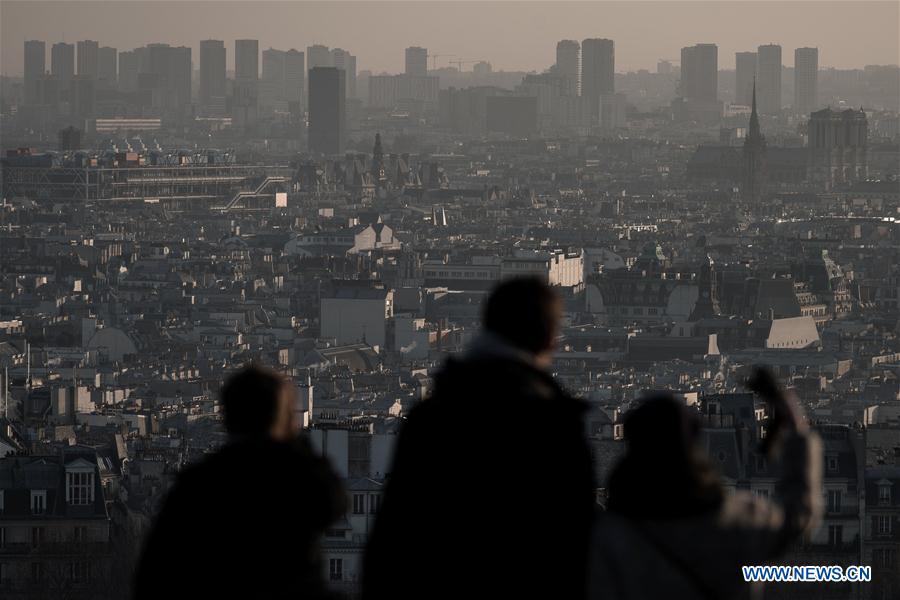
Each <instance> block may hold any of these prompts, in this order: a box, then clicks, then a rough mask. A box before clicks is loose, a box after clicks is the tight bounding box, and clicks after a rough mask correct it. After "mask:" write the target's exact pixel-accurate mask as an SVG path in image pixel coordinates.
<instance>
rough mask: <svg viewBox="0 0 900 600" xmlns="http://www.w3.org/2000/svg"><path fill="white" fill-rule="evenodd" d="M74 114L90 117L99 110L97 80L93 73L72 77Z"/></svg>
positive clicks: (85, 117) (84, 117) (83, 117)
mask: <svg viewBox="0 0 900 600" xmlns="http://www.w3.org/2000/svg"><path fill="white" fill-rule="evenodd" d="M71 98H72V100H71V102H72V114H73V115H74V116H76V117H78V118H79V119H90V118H92V117H94V116H95V115H96V112H97V80H96V79H95V78H94V77H93V76H91V75H76V76H75V77H74V78H73V79H72V91H71Z"/></svg>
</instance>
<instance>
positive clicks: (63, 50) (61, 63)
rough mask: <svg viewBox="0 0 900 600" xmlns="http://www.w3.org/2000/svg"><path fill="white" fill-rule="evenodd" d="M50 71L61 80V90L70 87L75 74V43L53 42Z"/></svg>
mask: <svg viewBox="0 0 900 600" xmlns="http://www.w3.org/2000/svg"><path fill="white" fill-rule="evenodd" d="M50 73H52V74H53V76H54V77H56V79H57V80H58V81H59V88H60V90H61V91H62V90H68V89H69V87H70V86H71V85H72V78H73V77H74V76H75V44H66V43H64V42H59V43H57V44H53V47H52V48H50Z"/></svg>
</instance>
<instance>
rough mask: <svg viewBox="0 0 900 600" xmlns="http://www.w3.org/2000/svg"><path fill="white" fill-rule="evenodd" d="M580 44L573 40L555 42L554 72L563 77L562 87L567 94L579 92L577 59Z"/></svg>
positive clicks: (579, 53) (579, 55) (579, 52)
mask: <svg viewBox="0 0 900 600" xmlns="http://www.w3.org/2000/svg"><path fill="white" fill-rule="evenodd" d="M580 57H581V46H580V45H579V44H578V42H576V41H575V40H561V41H560V42H558V43H557V44H556V72H557V74H558V75H559V76H560V77H562V78H563V89H564V92H565V94H566V95H568V96H577V95H578V93H579V77H578V75H579V59H580Z"/></svg>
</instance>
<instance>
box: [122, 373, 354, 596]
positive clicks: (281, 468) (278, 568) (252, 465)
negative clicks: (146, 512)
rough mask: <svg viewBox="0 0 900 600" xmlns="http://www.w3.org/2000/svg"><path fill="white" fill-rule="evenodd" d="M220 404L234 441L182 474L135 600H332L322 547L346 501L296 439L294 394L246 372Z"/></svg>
mask: <svg viewBox="0 0 900 600" xmlns="http://www.w3.org/2000/svg"><path fill="white" fill-rule="evenodd" d="M221 401H222V407H223V410H224V414H225V427H226V429H227V430H228V433H229V438H230V440H229V442H228V443H227V444H226V445H225V446H224V447H223V448H222V449H221V450H219V451H218V452H216V453H215V454H212V455H210V456H209V457H208V458H206V459H204V460H202V461H200V462H199V463H197V464H195V465H192V466H189V467H187V468H186V469H185V470H183V471H182V472H181V473H180V474H179V475H178V478H177V480H176V482H175V484H174V486H173V488H172V490H171V491H170V492H169V494H168V496H167V497H166V499H165V502H164V505H163V507H162V510H161V512H160V513H159V515H158V516H157V517H156V520H155V523H154V525H153V527H152V530H151V531H150V533H149V535H148V537H147V540H146V542H145V545H144V549H143V554H142V557H141V561H140V564H139V566H138V569H137V573H136V577H135V581H134V598H135V599H136V600H150V599H154V600H157V599H159V598H267V599H270V598H326V597H330V596H329V594H328V592H327V591H326V589H325V583H324V578H323V570H322V568H321V565H320V558H319V551H318V542H319V538H320V537H321V535H322V534H323V533H324V531H325V529H326V528H327V527H328V526H329V525H330V524H331V523H332V522H334V521H335V520H336V519H337V518H338V517H339V516H340V515H341V514H343V512H344V509H345V503H346V497H345V495H344V493H343V490H342V488H341V485H340V481H339V480H338V478H337V476H336V475H335V474H334V472H333V471H332V469H331V467H330V465H329V464H328V463H327V461H326V460H325V459H324V458H322V457H320V456H318V455H316V454H314V452H313V450H312V447H311V446H310V444H309V443H308V441H306V439H305V438H301V437H298V435H297V427H296V424H295V422H294V418H293V404H294V388H293V386H291V385H290V384H289V382H288V381H287V380H285V379H284V378H282V377H281V376H279V375H278V374H276V373H274V372H270V371H268V370H265V369H262V368H259V367H249V368H246V369H244V370H242V371H240V372H238V373H237V374H235V375H234V376H232V377H231V378H230V379H229V380H228V381H227V383H226V384H225V386H224V387H223V389H222V395H221Z"/></svg>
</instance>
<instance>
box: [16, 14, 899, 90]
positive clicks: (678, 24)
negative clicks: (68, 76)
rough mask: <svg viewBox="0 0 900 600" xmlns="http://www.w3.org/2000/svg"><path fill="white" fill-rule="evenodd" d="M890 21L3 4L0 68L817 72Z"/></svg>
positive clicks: (870, 41) (875, 36) (866, 60)
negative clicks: (60, 55) (101, 57)
mask: <svg viewBox="0 0 900 600" xmlns="http://www.w3.org/2000/svg"><path fill="white" fill-rule="evenodd" d="M176 6H177V11H176V10H173V9H175V7H176ZM176 12H177V14H176ZM898 20H900V3H898V2H891V1H883V2H868V1H844V2H820V1H795V2H788V3H776V2H729V1H716V2H681V1H654V2H627V3H626V2H600V3H582V2H549V1H544V2H489V3H473V2H381V1H362V2H360V1H356V2H330V3H323V2H278V1H271V0H241V1H232V2H228V1H222V0H209V1H197V0H195V1H190V2H180V3H176V2H171V1H167V0H137V1H134V2H130V1H129V2H118V3H109V2H96V1H84V2H82V1H62V2H60V1H46V2H43V1H37V2H35V1H29V2H23V1H20V0H3V1H2V2H0V23H2V24H0V33H2V44H0V50H2V61H0V65H2V74H3V75H7V76H21V75H22V68H23V65H22V63H23V43H24V41H25V40H31V39H36V40H42V41H44V42H46V44H47V68H48V69H49V66H50V58H49V55H50V47H51V46H52V45H53V44H54V43H56V42H60V41H65V42H69V43H73V42H76V41H78V40H85V39H92V40H96V41H98V42H99V43H100V45H101V46H112V47H114V48H116V49H118V50H119V51H122V50H130V49H132V48H136V47H141V46H144V45H146V44H148V43H153V42H161V43H168V44H171V45H178V46H181V45H184V46H190V47H191V48H192V49H193V53H192V60H193V63H194V68H196V67H197V64H198V60H199V53H198V47H199V42H200V40H203V39H220V40H224V41H225V45H226V48H227V49H228V68H229V69H231V68H233V58H234V57H233V54H234V40H235V39H239V38H253V39H258V40H259V42H260V51H262V50H265V49H267V48H269V47H272V48H277V49H281V50H287V49H290V48H296V49H297V50H303V51H305V49H306V47H307V46H310V45H313V44H324V45H327V46H329V47H340V48H344V49H345V50H347V51H349V52H351V53H352V54H354V55H356V56H357V57H358V58H357V70H358V71H363V70H370V71H372V72H375V73H379V72H383V71H386V72H392V73H396V72H401V71H402V70H403V61H404V55H403V51H404V49H405V48H406V47H407V46H424V47H426V48H428V50H429V53H435V54H442V55H453V56H452V57H450V56H441V57H439V58H438V60H437V66H438V67H446V66H449V65H448V60H457V59H461V60H466V61H468V62H467V63H466V65H465V67H464V70H470V69H471V65H472V64H473V63H472V62H471V61H476V60H485V61H487V62H489V63H491V65H492V66H493V68H494V70H498V71H500V70H503V71H542V70H544V69H546V68H548V67H549V66H550V65H551V64H552V63H553V61H554V57H555V47H556V42H557V41H559V40H561V39H575V40H579V41H581V40H583V39H585V38H589V37H605V38H610V39H612V40H614V41H615V44H616V71H617V72H627V71H636V70H639V69H647V70H650V71H653V70H655V68H656V64H657V62H658V61H659V60H660V59H668V60H672V61H673V62H676V63H677V62H678V58H679V54H680V49H681V48H682V47H683V46H690V45H693V44H696V43H713V44H716V45H717V46H718V48H719V68H720V69H731V68H733V67H734V53H735V52H739V51H745V50H754V49H755V48H756V47H757V46H759V45H762V44H768V43H776V44H781V46H782V47H783V64H784V65H785V66H787V67H791V66H793V60H794V58H793V51H794V49H795V48H799V47H805V46H812V47H817V48H818V49H819V65H820V68H832V67H833V68H838V69H851V68H863V67H864V66H865V65H875V64H878V65H884V64H897V63H898V55H900V43H898V40H900V36H898ZM135 23H140V24H141V27H140V31H135V28H134V24H135ZM536 23H540V27H538V28H535V27H534V25H535V24H536ZM522 31H529V35H528V36H522V35H520V32H522ZM859 40H865V43H864V44H860V43H859ZM432 64H433V62H432V59H429V68H431V66H432Z"/></svg>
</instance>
